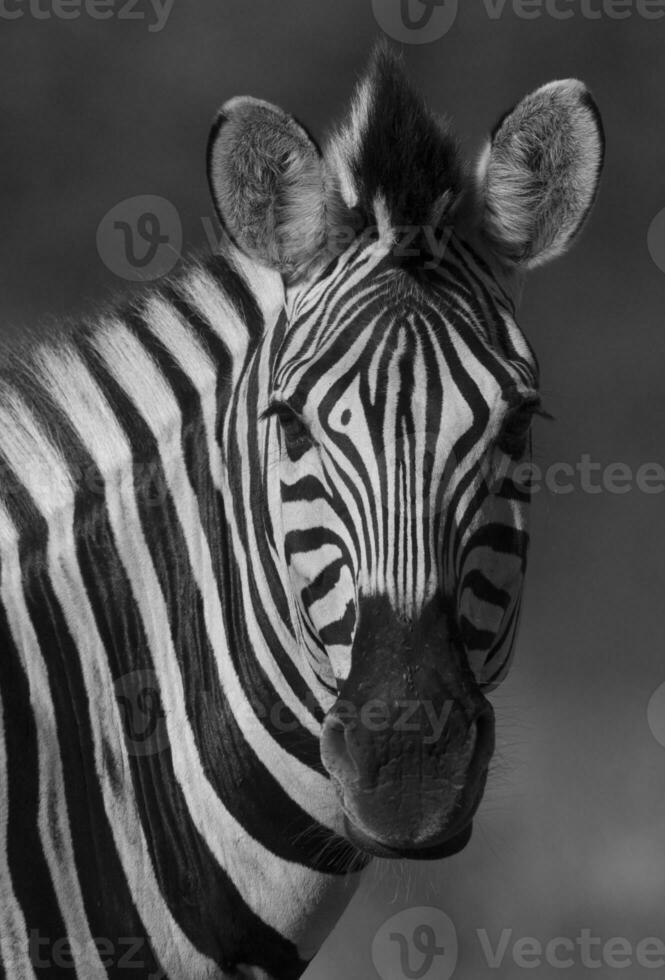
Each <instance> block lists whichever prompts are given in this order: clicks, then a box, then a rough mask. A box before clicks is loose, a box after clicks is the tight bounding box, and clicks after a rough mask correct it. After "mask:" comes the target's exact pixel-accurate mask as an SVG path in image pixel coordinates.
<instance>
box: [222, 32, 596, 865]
mask: <svg viewBox="0 0 665 980" xmlns="http://www.w3.org/2000/svg"><path fill="white" fill-rule="evenodd" d="M602 156H603V138H602V128H601V124H600V119H599V116H598V113H597V110H596V107H595V105H594V103H593V101H592V100H591V97H590V95H589V93H588V91H587V90H586V88H585V87H584V86H583V85H582V83H580V82H578V81H574V80H569V81H562V82H554V83H551V84H549V85H545V86H544V87H542V88H540V89H538V90H537V91H535V92H534V93H532V94H531V95H529V96H528V97H526V98H525V99H524V100H523V101H522V102H520V103H519V104H518V105H517V106H516V108H514V109H513V110H512V111H511V112H509V113H508V114H506V115H505V116H504V117H503V119H502V120H501V121H500V123H499V124H498V125H497V127H496V128H495V130H494V132H493V134H492V136H491V138H490V140H489V141H488V144H487V147H486V148H485V150H484V152H483V154H482V157H481V159H480V161H479V163H478V165H477V168H476V170H475V174H474V175H471V173H470V171H469V170H468V169H467V168H466V167H465V166H464V165H463V164H462V163H461V162H460V160H459V156H458V149H457V145H456V143H455V141H454V139H453V138H452V137H451V135H450V133H449V131H448V128H447V127H446V125H444V124H443V123H442V122H441V121H440V120H438V119H437V118H435V117H434V116H433V115H432V114H431V113H430V112H429V111H428V110H427V109H426V108H425V106H424V105H423V103H422V101H421V99H420V97H419V96H418V95H417V94H415V93H414V92H413V91H412V89H411V88H410V86H409V84H408V82H407V81H406V80H405V78H404V75H403V70H402V68H401V65H400V63H399V62H398V61H397V60H396V59H395V58H394V57H393V56H392V55H391V54H390V53H389V52H388V51H386V50H385V49H380V50H379V51H378V53H377V54H376V55H375V57H374V59H373V62H372V65H371V67H370V70H369V72H368V74H367V76H366V77H365V79H364V81H363V82H362V83H361V85H360V87H359V89H358V91H357V93H356V95H355V98H354V101H353V104H352V107H351V110H350V114H349V118H348V120H347V121H346V123H345V124H344V125H343V126H342V127H341V128H340V129H338V130H337V131H336V132H335V133H334V134H333V135H332V137H331V138H330V139H329V141H328V144H327V146H326V147H325V148H324V150H323V151H320V150H319V149H318V147H317V146H316V145H315V144H314V142H313V141H312V139H311V138H310V137H309V135H308V134H307V133H306V132H305V130H304V129H303V128H302V127H301V126H300V125H299V124H298V123H297V122H296V121H295V120H294V119H292V118H291V117H289V116H287V115H285V114H284V113H283V112H281V111H280V110H278V109H276V108H275V107H273V106H270V105H268V104H266V103H263V102H259V101H257V100H254V99H249V98H241V99H233V100H232V101H231V102H229V103H227V104H226V105H225V106H224V107H223V109H222V111H221V113H220V116H219V119H218V121H217V124H216V126H215V128H214V130H213V134H212V137H211V143H210V152H209V172H210V181H211V186H212V189H213V194H214V197H215V201H216V204H217V207H218V211H219V214H220V217H221V219H222V221H223V223H224V225H225V227H226V229H227V231H228V233H229V235H230V236H231V237H232V238H233V239H234V241H235V243H236V244H237V245H238V246H239V247H240V248H241V249H242V250H243V251H244V252H245V253H247V254H249V255H250V256H252V257H253V258H254V259H256V260H258V261H259V262H261V263H263V264H265V265H268V266H270V267H271V268H273V269H276V270H278V271H279V273H280V274H281V276H282V280H283V282H284V284H285V303H284V312H283V314H282V316H281V317H280V318H279V320H278V322H277V324H276V325H275V327H274V329H273V330H272V331H271V333H270V336H269V337H266V338H264V340H263V341H262V344H261V345H260V347H259V349H258V350H257V353H256V356H255V360H254V364H253V367H252V371H253V372H254V375H253V378H254V380H253V382H252V386H251V391H252V392H254V395H253V398H254V399H255V400H256V399H258V401H259V405H258V408H257V409H256V419H257V422H256V425H257V427H258V430H259V431H260V432H261V433H262V434H261V436H260V446H261V452H260V453H257V460H256V461H255V462H256V465H257V466H258V467H259V469H260V470H261V474H262V484H261V485H262V487H263V494H262V501H261V502H260V506H262V507H263V514H262V517H261V520H262V521H263V522H264V524H265V526H266V528H267V529H268V534H269V537H270V539H271V541H272V542H273V548H274V554H275V563H276V567H277V569H278V573H279V579H280V582H281V584H282V586H283V588H284V591H285V594H286V596H287V601H288V605H289V609H290V615H291V620H292V624H293V629H294V631H295V633H296V636H297V637H298V639H299V644H300V650H301V654H302V657H303V661H304V662H306V664H307V669H308V670H311V672H312V675H313V676H315V677H316V679H317V683H318V685H319V686H318V688H317V690H318V691H319V698H320V700H321V701H322V703H323V704H324V706H325V708H326V709H327V713H326V715H325V720H324V723H323V726H322V734H321V756H322V760H323V763H324V766H325V768H326V769H327V771H328V773H329V774H330V776H331V777H332V780H333V783H334V785H335V788H336V790H337V792H338V797H339V800H340V801H341V810H342V811H343V815H344V819H345V831H346V833H347V835H348V836H349V838H350V839H351V840H353V841H354V842H355V843H357V844H358V845H359V846H361V847H362V848H363V849H364V850H366V851H369V852H372V853H377V854H383V855H386V856H397V855H400V856H403V855H408V856H411V857H435V856H442V855H446V854H450V853H454V852H455V851H457V850H459V849H460V848H461V847H463V846H464V845H465V844H466V842H467V840H468V839H469V836H470V832H471V821H472V817H473V814H474V812H475V810H476V808H477V806H478V803H479V801H480V798H481V795H482V792H483V789H484V785H485V780H486V776H487V769H488V764H489V761H490V758H491V756H492V753H493V747H494V716H493V711H492V708H491V706H490V703H489V701H488V700H487V697H486V694H487V692H488V691H489V690H491V689H492V688H493V687H494V686H495V685H496V684H497V683H498V682H499V681H500V680H501V679H502V677H503V676H504V674H505V672H506V670H507V667H508V664H509V660H510V656H511V652H512V648H513V644H514V638H515V630H516V625H517V621H518V615H519V607H520V597H521V591H522V583H523V577H524V570H525V563H526V551H527V542H528V536H527V508H528V503H529V480H528V468H527V467H525V463H527V462H528V459H529V456H530V424H531V421H532V418H533V416H534V414H535V413H537V412H538V411H539V406H540V401H539V395H538V370H537V364H536V361H535V358H534V355H533V353H532V351H531V349H530V347H529V345H528V343H527V341H526V340H525V338H524V336H523V335H522V333H521V332H520V331H519V329H518V327H517V325H516V323H515V320H514V304H515V301H516V297H517V295H518V292H519V289H520V284H521V280H522V276H523V273H524V272H525V271H526V270H528V269H530V268H531V267H533V266H535V265H538V264H540V263H543V262H546V261H547V260H549V259H550V258H552V257H554V256H556V255H558V254H560V253H562V252H563V251H565V249H566V248H567V247H568V245H569V244H570V243H571V241H572V240H573V238H574V236H575V235H576V233H577V232H578V230H579V229H580V227H581V225H582V223H583V221H584V219H585V217H586V215H587V213H588V211H589V209H590V207H591V205H592V203H593V200H594V197H595V193H596V189H597V184H598V179H599V175H600V169H601V165H602ZM255 407H256V406H255ZM259 457H260V458H259ZM321 692H323V693H321Z"/></svg>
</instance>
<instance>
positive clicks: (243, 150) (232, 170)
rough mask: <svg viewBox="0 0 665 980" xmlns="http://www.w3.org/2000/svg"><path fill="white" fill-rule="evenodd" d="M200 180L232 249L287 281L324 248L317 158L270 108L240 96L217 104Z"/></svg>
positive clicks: (322, 184) (295, 128) (293, 126)
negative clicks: (232, 243)
mask: <svg viewBox="0 0 665 980" xmlns="http://www.w3.org/2000/svg"><path fill="white" fill-rule="evenodd" d="M208 181H209V183H210V188H211V191H212V196H213V200H214V202H215V207H216V209H217V213H218V215H219V218H220V220H221V222H222V224H223V225H224V227H225V228H226V230H227V231H228V232H229V234H230V235H231V237H232V238H233V240H234V241H235V242H236V244H237V245H239V247H240V248H241V249H243V251H245V252H246V253H247V254H249V255H251V256H253V257H254V258H256V259H258V260H259V261H261V262H263V263H264V264H265V265H268V266H270V267H271V268H273V269H276V270H278V271H279V272H280V273H281V274H282V275H283V276H284V278H285V279H286V280H287V281H291V280H295V279H298V278H300V277H301V276H303V275H304V274H305V273H306V271H307V269H308V268H309V267H310V265H311V264H312V262H313V261H314V260H315V259H316V258H317V256H319V255H320V253H321V252H322V250H323V249H324V247H325V243H326V238H327V213H326V211H327V209H326V176H325V168H324V164H323V160H322V157H321V154H320V153H319V150H318V148H317V146H316V145H315V143H314V142H313V140H312V139H311V138H310V136H309V135H308V134H307V133H306V132H305V130H304V129H303V127H302V126H301V125H300V124H299V123H297V122H296V121H295V119H293V118H292V117H291V116H289V115H287V114H286V113H285V112H282V110H281V109H278V108H277V107H276V106H273V105H270V104H269V103H267V102H262V101H260V100H259V99H253V98H249V97H246V96H245V97H238V98H234V99H231V100H230V101H229V102H226V103H225V104H224V105H223V106H222V108H221V109H220V111H219V113H218V115H217V118H216V120H215V122H214V124H213V127H212V131H211V133H210V138H209V140H208Z"/></svg>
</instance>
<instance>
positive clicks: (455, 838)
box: [344, 816, 473, 861]
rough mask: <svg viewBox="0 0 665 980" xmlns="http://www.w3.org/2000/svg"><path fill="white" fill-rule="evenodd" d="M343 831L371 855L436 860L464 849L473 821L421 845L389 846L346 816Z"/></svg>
mask: <svg viewBox="0 0 665 980" xmlns="http://www.w3.org/2000/svg"><path fill="white" fill-rule="evenodd" d="M344 831H345V833H346V836H347V837H348V839H349V840H350V841H351V843H352V844H354V845H355V846H356V847H357V848H359V850H361V851H364V852H365V853H366V854H371V855H372V856H373V857H382V858H390V859H392V860H408V861H437V860H440V859H441V858H447V857H452V856H453V855H454V854H459V852H460V851H463V850H464V848H465V847H466V845H467V844H468V843H469V841H470V840H471V834H472V833H473V821H469V823H468V824H467V825H466V827H464V828H463V829H462V830H459V831H457V833H455V834H453V835H452V836H451V837H448V838H446V840H444V841H439V842H438V843H437V844H430V845H427V844H426V845H424V846H422V847H419V846H418V845H414V846H405V847H391V846H390V845H389V844H384V843H382V842H381V841H379V840H376V839H375V838H374V837H370V836H369V835H368V834H366V833H365V832H364V831H362V830H359V828H358V827H356V826H355V825H354V824H352V823H351V821H350V820H349V818H348V817H347V816H345V817H344Z"/></svg>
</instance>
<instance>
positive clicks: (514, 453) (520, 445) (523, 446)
mask: <svg viewBox="0 0 665 980" xmlns="http://www.w3.org/2000/svg"><path fill="white" fill-rule="evenodd" d="M534 413H535V408H534V406H533V405H530V404H526V405H520V406H519V407H518V408H514V409H513V410H512V411H511V412H509V413H508V415H507V416H506V418H505V420H504V423H503V427H502V429H501V432H500V433H499V438H498V440H497V445H498V447H499V449H500V450H501V452H502V453H506V455H507V456H510V457H511V459H517V458H519V457H520V456H523V455H524V453H525V452H526V450H527V448H528V442H529V433H530V431H531V423H532V421H533V416H534Z"/></svg>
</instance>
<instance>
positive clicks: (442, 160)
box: [325, 44, 467, 229]
mask: <svg viewBox="0 0 665 980" xmlns="http://www.w3.org/2000/svg"><path fill="white" fill-rule="evenodd" d="M325 155H326V157H327V159H328V161H329V165H330V167H331V169H332V170H333V171H336V172H337V176H338V180H339V184H340V190H341V193H342V195H343V197H344V199H345V201H346V204H347V205H348V206H349V207H355V208H359V209H360V210H361V211H362V212H363V213H364V215H365V216H366V217H368V218H370V220H371V219H372V218H373V219H374V220H375V221H376V222H377V224H378V225H379V228H381V225H382V224H385V223H386V222H387V223H388V224H389V225H390V226H391V227H392V228H399V229H405V228H409V227H411V226H417V227H426V226H431V227H436V226H440V225H441V224H442V223H443V221H444V220H445V216H446V214H447V213H449V212H450V211H451V210H452V209H453V208H454V206H455V204H456V202H457V201H458V199H459V198H460V197H461V196H462V193H463V191H464V190H465V187H466V183H467V182H466V177H465V172H464V167H463V165H462V161H461V155H460V151H459V147H458V143H457V140H456V138H455V136H454V135H453V134H452V132H451V130H450V128H449V125H448V124H447V123H446V122H445V121H444V120H443V119H441V118H439V117H437V116H435V115H434V114H433V113H432V112H431V111H430V110H429V109H428V108H427V106H426V105H425V102H424V100H423V98H422V97H421V96H420V95H419V93H418V92H416V91H415V90H414V88H413V87H412V86H411V84H410V82H409V80H408V78H407V76H406V73H405V70H404V66H403V62H402V59H401V58H399V57H398V56H397V55H396V54H395V53H394V52H393V51H392V50H391V49H390V48H389V47H388V46H387V45H385V44H380V45H378V46H377V48H376V49H375V51H374V54H373V57H372V59H371V62H370V66H369V69H368V71H367V74H366V75H365V77H364V79H363V80H362V81H361V83H360V85H359V86H358V88H357V90H356V94H355V96H354V99H353V103H352V106H351V112H350V115H349V118H348V120H347V121H346V122H345V123H344V124H343V125H342V126H341V128H339V129H338V130H337V132H336V133H334V134H333V136H332V138H331V139H330V141H329V143H328V146H327V148H326V151H325Z"/></svg>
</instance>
